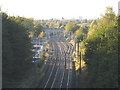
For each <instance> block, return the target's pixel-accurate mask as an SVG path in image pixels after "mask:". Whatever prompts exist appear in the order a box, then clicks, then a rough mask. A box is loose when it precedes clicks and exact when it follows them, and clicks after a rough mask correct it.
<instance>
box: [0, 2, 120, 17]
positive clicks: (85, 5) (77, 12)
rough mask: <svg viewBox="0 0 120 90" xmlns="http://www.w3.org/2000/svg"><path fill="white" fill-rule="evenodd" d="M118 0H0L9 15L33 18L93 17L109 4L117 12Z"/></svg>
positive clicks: (98, 14) (103, 10)
mask: <svg viewBox="0 0 120 90" xmlns="http://www.w3.org/2000/svg"><path fill="white" fill-rule="evenodd" d="M118 2H119V0H0V6H1V8H2V11H4V12H7V13H8V14H9V15H14V16H23V17H28V18H30V17H32V18H34V19H51V18H56V19H61V18H62V17H63V18H65V19H79V17H81V18H83V19H85V18H87V19H94V18H98V17H100V15H101V14H104V12H105V10H106V7H107V6H111V7H113V10H114V11H115V13H116V14H117V13H118Z"/></svg>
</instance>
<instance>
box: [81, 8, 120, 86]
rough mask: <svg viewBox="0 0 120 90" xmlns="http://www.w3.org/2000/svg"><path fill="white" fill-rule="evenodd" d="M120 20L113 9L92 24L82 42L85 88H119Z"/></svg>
mask: <svg viewBox="0 0 120 90" xmlns="http://www.w3.org/2000/svg"><path fill="white" fill-rule="evenodd" d="M118 20H120V19H119V17H117V16H116V15H115V14H114V12H113V10H112V8H111V7H108V8H107V10H106V12H105V15H103V16H102V17H101V18H100V19H97V20H95V21H93V22H92V23H91V24H90V28H89V30H88V34H87V37H86V38H85V39H84V40H83V41H82V42H81V44H82V47H81V48H82V50H81V52H82V53H83V60H84V61H85V62H86V69H85V70H84V71H82V74H80V85H81V87H84V88H91V87H92V88H101V87H103V88H109V87H110V88H114V87H118V34H119V33H118V30H119V31H120V29H119V28H118V23H117V22H118Z"/></svg>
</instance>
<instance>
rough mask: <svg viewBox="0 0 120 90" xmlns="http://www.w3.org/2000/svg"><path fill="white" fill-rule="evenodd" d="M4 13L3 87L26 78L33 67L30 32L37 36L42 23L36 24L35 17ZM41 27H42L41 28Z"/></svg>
mask: <svg viewBox="0 0 120 90" xmlns="http://www.w3.org/2000/svg"><path fill="white" fill-rule="evenodd" d="M1 14H2V69H3V70H2V71H3V72H2V74H3V87H4V84H5V83H9V82H11V81H12V82H15V81H17V82H18V81H20V80H22V79H24V77H23V76H24V75H25V74H26V72H27V71H29V70H30V69H32V68H33V67H34V66H35V64H33V63H32V60H33V52H32V44H31V39H30V37H29V35H30V32H32V33H34V37H37V36H38V35H39V33H40V31H42V30H41V27H40V25H37V26H36V27H34V26H35V25H36V24H34V22H33V19H31V18H29V19H28V18H24V17H14V16H8V15H7V14H6V13H3V12H2V13H1ZM39 27H40V28H39Z"/></svg>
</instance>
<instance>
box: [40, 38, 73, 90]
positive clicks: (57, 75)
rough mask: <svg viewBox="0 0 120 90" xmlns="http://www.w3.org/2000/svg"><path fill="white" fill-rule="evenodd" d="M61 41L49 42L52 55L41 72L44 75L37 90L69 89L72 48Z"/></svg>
mask: <svg viewBox="0 0 120 90" xmlns="http://www.w3.org/2000/svg"><path fill="white" fill-rule="evenodd" d="M63 41H64V40H61V41H59V42H55V40H54V39H52V40H51V42H50V48H51V52H52V55H50V57H49V59H48V61H47V62H46V70H45V71H43V73H45V75H44V77H43V78H42V80H41V81H40V83H39V86H38V87H39V88H44V89H45V88H50V89H52V88H59V89H61V88H67V89H68V88H71V82H72V67H71V65H72V60H71V54H72V52H73V50H72V49H73V46H72V45H70V43H68V42H66V41H64V42H63Z"/></svg>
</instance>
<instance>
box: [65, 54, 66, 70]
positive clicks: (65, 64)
mask: <svg viewBox="0 0 120 90" xmlns="http://www.w3.org/2000/svg"><path fill="white" fill-rule="evenodd" d="M65 69H66V52H65Z"/></svg>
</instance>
